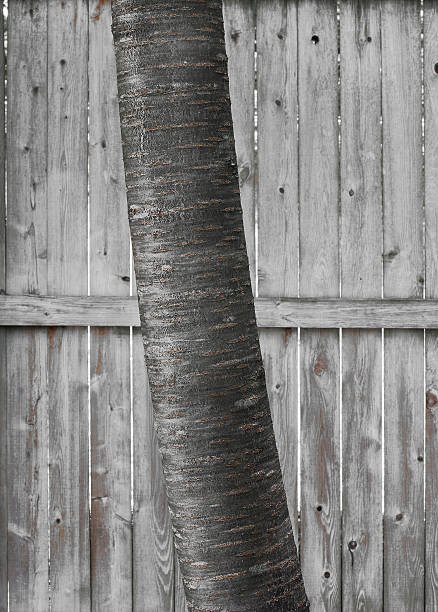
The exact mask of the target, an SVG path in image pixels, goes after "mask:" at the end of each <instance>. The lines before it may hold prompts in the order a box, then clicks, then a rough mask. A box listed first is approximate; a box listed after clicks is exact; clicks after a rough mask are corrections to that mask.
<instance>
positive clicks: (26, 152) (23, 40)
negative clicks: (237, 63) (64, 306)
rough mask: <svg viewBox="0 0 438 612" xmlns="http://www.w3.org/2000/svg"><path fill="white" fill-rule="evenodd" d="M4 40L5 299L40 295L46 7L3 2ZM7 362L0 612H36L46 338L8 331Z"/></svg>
mask: <svg viewBox="0 0 438 612" xmlns="http://www.w3.org/2000/svg"><path fill="white" fill-rule="evenodd" d="M8 34H9V46H8V70H9V71H10V74H9V77H8V84H7V87H8V91H7V94H8V104H9V112H8V128H7V155H8V158H7V172H8V193H7V205H8V215H7V226H6V244H7V252H6V263H7V270H8V273H7V278H6V290H7V291H8V292H9V293H11V294H17V295H20V294H22V293H34V294H36V293H47V203H46V202H47V184H46V182H47V174H46V172H47V170H46V168H47V142H46V136H47V74H46V73H47V50H46V49H47V6H46V3H45V2H40V3H38V4H37V5H36V4H35V3H33V2H30V1H29V2H14V3H11V6H10V7H9V14H8ZM7 353H8V391H7V407H8V408H7V410H8V415H7V421H8V424H7V426H8V435H7V437H8V444H7V448H8V522H9V532H8V579H9V607H10V610H11V611H17V612H18V611H21V610H35V612H46V611H47V609H48V606H49V577H48V571H49V541H48V536H47V524H48V516H47V514H48V513H47V506H48V498H47V491H48V482H47V465H48V452H47V451H48V422H47V416H48V405H47V333H46V330H44V329H37V330H32V329H27V328H24V329H20V330H17V329H11V330H8V332H7Z"/></svg>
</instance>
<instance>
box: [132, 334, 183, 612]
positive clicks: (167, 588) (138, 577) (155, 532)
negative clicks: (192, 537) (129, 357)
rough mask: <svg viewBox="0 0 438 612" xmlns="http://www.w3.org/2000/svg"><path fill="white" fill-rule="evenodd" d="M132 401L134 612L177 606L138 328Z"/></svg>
mask: <svg viewBox="0 0 438 612" xmlns="http://www.w3.org/2000/svg"><path fill="white" fill-rule="evenodd" d="M133 400H134V405H133V418H134V427H133V451H134V465H133V469H134V516H133V527H134V556H133V571H134V602H133V603H134V611H135V612H143V611H144V612H155V611H157V612H158V611H159V612H161V611H163V612H164V611H165V610H169V611H173V610H175V605H174V604H175V602H174V595H175V576H174V550H173V535H172V531H171V525H170V516H169V510H168V506H167V495H166V489H165V486H164V480H163V471H162V467H161V457H160V454H159V451H158V446H157V440H156V436H155V429H154V425H153V412H152V400H151V396H150V391H149V385H148V381H147V376H146V365H145V362H144V350H143V340H142V336H141V332H140V330H139V329H134V330H133Z"/></svg>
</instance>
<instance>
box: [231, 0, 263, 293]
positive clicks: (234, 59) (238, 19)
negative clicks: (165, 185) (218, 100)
mask: <svg viewBox="0 0 438 612" xmlns="http://www.w3.org/2000/svg"><path fill="white" fill-rule="evenodd" d="M224 25H225V42H226V49H227V55H228V62H229V67H228V72H229V77H230V97H231V111H232V115H233V126H234V138H235V143H236V154H237V165H238V167H239V185H240V200H241V203H242V209H243V223H244V228H245V238H246V250H247V252H248V261H249V270H250V274H251V283H252V286H253V293H255V174H256V173H255V148H254V145H255V143H254V85H255V59H254V58H255V55H254V50H255V3H254V0H224Z"/></svg>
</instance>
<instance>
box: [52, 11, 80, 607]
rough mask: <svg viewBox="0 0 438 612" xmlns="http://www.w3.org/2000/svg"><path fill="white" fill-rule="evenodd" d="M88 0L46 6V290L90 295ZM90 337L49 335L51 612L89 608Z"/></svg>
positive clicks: (70, 331) (66, 332)
mask: <svg viewBox="0 0 438 612" xmlns="http://www.w3.org/2000/svg"><path fill="white" fill-rule="evenodd" d="M87 4H88V3H87V2H86V1H85V0H71V1H69V2H58V0H49V4H48V100H49V111H50V112H49V126H48V233H49V236H50V241H49V244H48V253H47V257H48V260H47V264H48V292H49V293H50V294H51V295H63V294H69V295H86V294H87V272H88V270H87V197H88V196H87V103H88V81H87V56H88V6H87ZM87 349H88V334H87V330H86V329H80V328H65V329H60V328H56V329H50V330H49V369H48V378H49V403H50V410H49V419H50V446H49V455H50V472H49V496H50V508H49V526H50V587H51V601H52V612H58V611H64V610H66V609H67V610H69V611H71V612H75V611H78V610H81V611H85V610H89V609H90V587H89V579H90V558H89V528H88V525H89V510H88V360H87Z"/></svg>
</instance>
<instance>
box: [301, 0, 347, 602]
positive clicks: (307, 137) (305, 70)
mask: <svg viewBox="0 0 438 612" xmlns="http://www.w3.org/2000/svg"><path fill="white" fill-rule="evenodd" d="M336 9H337V7H336V2H334V1H331V0H330V1H324V2H320V1H317V0H303V1H300V2H299V4H298V40H299V45H298V56H299V60H298V61H299V65H298V75H299V80H298V99H299V116H300V126H299V143H300V148H299V155H300V160H299V161H300V165H299V185H300V193H299V201H300V295H301V296H303V297H309V296H312V297H320V296H324V297H335V296H338V295H339V266H338V198H339V193H338V192H339V187H338V183H339V151H338V106H339V93H338V27H337V14H336ZM339 375H340V372H339V332H338V331H337V330H302V331H301V453H302V454H301V457H302V465H301V549H300V550H301V563H302V569H303V575H304V581H305V584H306V587H307V592H308V595H309V598H310V601H311V604H312V605H313V606H314V608H315V609H317V610H322V609H325V610H340V609H341V517H340V475H339V469H340V465H339V453H340V435H339V433H340V432H339V429H340V427H339V419H340V412H339V411H340V407H339Z"/></svg>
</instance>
